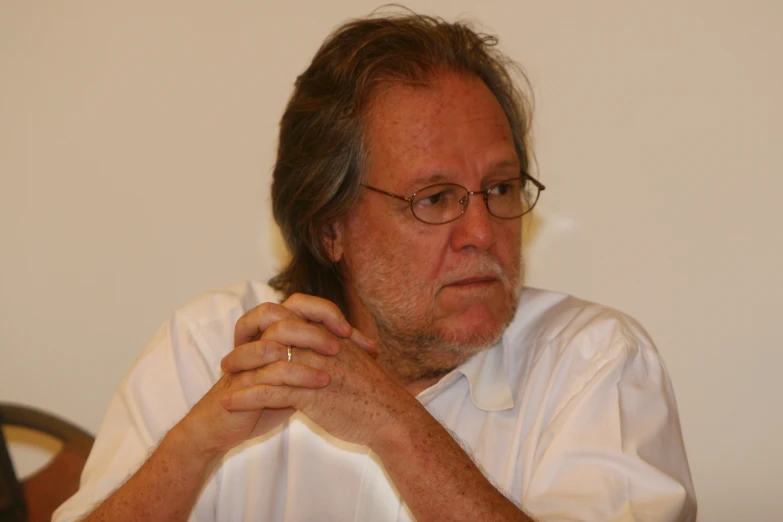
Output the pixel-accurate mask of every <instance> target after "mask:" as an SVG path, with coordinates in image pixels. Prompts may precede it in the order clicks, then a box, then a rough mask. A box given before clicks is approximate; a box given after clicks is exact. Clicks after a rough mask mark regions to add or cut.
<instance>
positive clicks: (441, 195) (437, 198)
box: [416, 191, 447, 207]
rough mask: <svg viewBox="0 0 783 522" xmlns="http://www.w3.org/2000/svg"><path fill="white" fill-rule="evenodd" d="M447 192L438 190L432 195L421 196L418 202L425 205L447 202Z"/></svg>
mask: <svg viewBox="0 0 783 522" xmlns="http://www.w3.org/2000/svg"><path fill="white" fill-rule="evenodd" d="M446 199H447V198H446V193H445V192H444V191H441V192H437V193H435V194H432V195H430V196H427V197H424V198H421V199H420V200H418V201H417V202H416V203H417V204H419V205H422V206H425V207H431V206H434V205H437V204H443V203H445V202H446Z"/></svg>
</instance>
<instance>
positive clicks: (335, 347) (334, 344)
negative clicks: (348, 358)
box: [329, 339, 340, 355]
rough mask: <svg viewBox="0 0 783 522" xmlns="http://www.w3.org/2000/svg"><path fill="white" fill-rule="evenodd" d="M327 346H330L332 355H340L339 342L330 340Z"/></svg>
mask: <svg viewBox="0 0 783 522" xmlns="http://www.w3.org/2000/svg"><path fill="white" fill-rule="evenodd" d="M329 345H330V346H331V348H332V353H333V354H334V355H337V354H338V353H340V341H338V340H337V339H332V342H331V343H330V344H329Z"/></svg>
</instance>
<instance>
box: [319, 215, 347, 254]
mask: <svg viewBox="0 0 783 522" xmlns="http://www.w3.org/2000/svg"><path fill="white" fill-rule="evenodd" d="M321 241H323V245H324V249H325V250H326V253H327V255H328V256H329V260H330V261H331V262H332V263H337V262H338V261H340V260H341V259H342V258H343V224H342V222H339V221H338V222H335V223H332V224H330V225H328V226H326V227H324V230H323V233H322V234H321Z"/></svg>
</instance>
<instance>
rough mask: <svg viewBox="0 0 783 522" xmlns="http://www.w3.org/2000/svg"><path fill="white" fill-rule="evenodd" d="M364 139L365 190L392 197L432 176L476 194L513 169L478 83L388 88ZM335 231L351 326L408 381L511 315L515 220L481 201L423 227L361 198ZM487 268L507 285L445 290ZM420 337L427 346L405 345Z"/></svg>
mask: <svg viewBox="0 0 783 522" xmlns="http://www.w3.org/2000/svg"><path fill="white" fill-rule="evenodd" d="M367 132H368V137H369V143H370V148H371V150H370V160H369V166H368V179H367V184H369V185H371V186H374V187H377V188H380V189H382V190H386V191H388V192H393V193H395V194H400V195H404V196H410V195H411V194H412V193H413V192H415V191H417V190H419V189H422V188H424V187H425V186H426V185H429V184H432V183H433V182H431V181H430V182H428V181H426V180H425V178H426V177H428V176H431V175H433V174H441V175H442V176H443V178H444V179H443V181H445V182H452V183H458V184H460V185H463V186H465V187H466V188H468V189H469V190H479V189H483V188H485V187H486V185H487V184H488V183H490V182H492V181H497V180H501V179H506V178H510V177H514V176H516V175H518V173H519V162H518V158H517V155H516V151H515V148H514V143H513V138H512V134H511V128H510V126H509V124H508V120H507V118H506V116H505V114H504V113H503V110H502V109H501V107H500V105H499V104H498V102H497V100H496V99H495V97H494V96H493V95H492V93H491V92H490V91H489V89H488V88H487V87H486V86H485V85H484V84H483V82H481V81H480V80H479V79H478V78H475V77H468V76H462V75H453V74H450V75H442V76H439V77H438V78H437V79H436V81H434V82H433V83H432V85H430V86H428V87H422V86H417V87H413V86H394V87H391V88H389V89H387V90H385V91H383V92H382V93H381V94H379V96H378V97H377V98H376V99H375V100H374V101H373V103H372V105H371V107H370V110H369V120H368V131H367ZM501 164H502V166H501ZM336 230H337V235H336V240H335V243H334V246H335V249H334V253H335V259H340V261H341V263H342V264H343V267H344V270H345V273H346V275H347V283H348V285H347V286H348V289H349V303H350V309H351V317H350V319H351V322H352V323H353V324H355V325H356V326H357V327H358V328H359V329H361V330H363V331H365V332H368V333H370V334H371V335H375V336H377V337H379V338H380V342H381V347H382V348H381V350H380V358H379V362H380V363H381V364H382V366H384V367H385V368H386V369H387V370H388V371H390V372H391V373H392V374H393V375H396V376H397V377H398V378H401V380H403V381H411V380H415V378H416V377H417V375H416V373H417V372H418V374H419V375H421V374H428V373H429V374H432V373H434V372H437V371H438V370H448V369H450V368H453V367H454V366H457V365H458V364H460V363H461V362H463V361H464V360H466V359H467V358H469V357H470V356H471V355H472V354H473V353H475V352H476V351H480V350H481V349H483V348H485V347H486V346H487V345H489V344H491V343H492V342H494V340H496V339H497V338H498V337H499V335H500V334H501V333H502V331H503V329H504V328H505V326H506V325H507V324H508V322H509V321H510V319H511V318H512V316H513V312H514V307H515V304H516V298H515V292H514V290H515V289H516V287H517V285H518V282H519V280H520V272H521V268H520V264H521V262H520V258H521V241H522V238H521V225H520V220H519V219H511V220H505V219H499V218H496V217H494V216H492V215H491V214H489V211H488V210H487V208H486V205H485V204H484V201H483V200H482V198H481V197H480V196H472V197H471V198H470V203H469V205H468V209H467V210H466V212H465V214H464V215H463V216H462V217H460V218H459V219H457V220H455V221H453V222H451V223H447V224H442V225H429V224H425V223H422V222H420V221H419V220H417V219H416V218H415V217H414V216H413V214H412V212H411V210H410V207H409V205H408V204H407V203H406V202H404V201H400V200H396V199H394V198H391V197H388V196H385V195H383V194H378V193H376V192H372V191H365V192H364V193H363V194H362V197H361V200H360V202H359V204H358V206H357V208H356V209H355V211H354V212H353V213H352V214H351V215H350V216H349V217H348V219H346V220H345V221H344V222H343V223H341V224H339V226H338V227H337V228H336ZM490 260H494V262H495V263H497V264H499V265H500V267H502V269H503V272H504V273H505V274H506V276H507V279H508V282H507V284H505V285H504V284H501V283H499V282H498V283H495V284H489V285H478V287H471V288H464V287H453V286H445V287H444V283H447V282H449V281H452V280H453V279H454V277H455V273H456V274H458V275H459V276H460V277H463V278H464V277H469V276H470V275H472V274H474V273H476V272H479V271H481V270H482V268H481V267H484V266H486V263H488V262H489V261H490ZM379 323H380V324H379ZM417 341H418V342H419V343H420V344H423V345H426V346H411V345H412V344H415V343H416V342H417Z"/></svg>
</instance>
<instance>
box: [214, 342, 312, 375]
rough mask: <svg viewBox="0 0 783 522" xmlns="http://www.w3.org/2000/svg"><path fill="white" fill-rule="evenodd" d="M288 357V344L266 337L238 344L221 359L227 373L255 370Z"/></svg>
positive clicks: (222, 368)
mask: <svg viewBox="0 0 783 522" xmlns="http://www.w3.org/2000/svg"><path fill="white" fill-rule="evenodd" d="M287 358H288V347H287V346H285V345H283V344H280V343H278V342H276V341H270V340H266V339H264V340H258V341H252V342H249V343H246V344H243V345H241V346H237V347H236V348H234V349H233V350H231V351H230V352H228V354H227V355H226V356H225V357H223V359H222V360H221V361H220V369H221V370H223V371H224V372H227V373H235V372H241V371H246V370H254V369H256V368H261V367H262V366H266V365H267V364H272V363H273V362H277V361H285V360H286V359H287ZM300 362H301V361H300Z"/></svg>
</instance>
